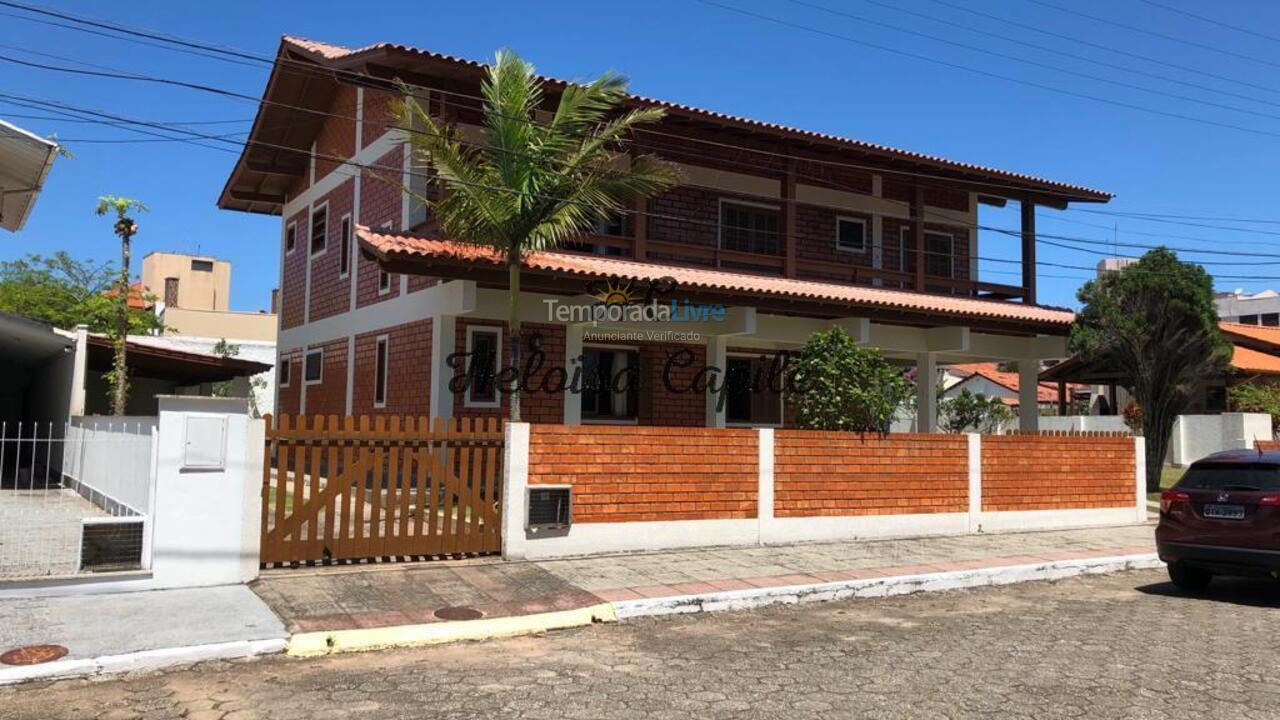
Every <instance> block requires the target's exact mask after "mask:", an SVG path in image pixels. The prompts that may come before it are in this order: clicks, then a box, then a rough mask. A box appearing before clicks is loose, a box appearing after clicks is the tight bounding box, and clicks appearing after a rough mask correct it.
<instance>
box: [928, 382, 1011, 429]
mask: <svg viewBox="0 0 1280 720" xmlns="http://www.w3.org/2000/svg"><path fill="white" fill-rule="evenodd" d="M1013 418H1014V415H1013V410H1012V409H1011V408H1010V407H1009V406H1008V405H1005V404H1004V401H1002V400H1001V399H1000V398H995V397H991V398H989V397H987V396H986V395H984V394H983V393H974V392H970V391H969V390H968V389H965V390H961V391H960V393H959V394H958V395H956V396H955V397H953V398H948V399H946V400H943V401H942V402H941V403H939V404H938V419H939V420H940V421H941V422H940V423H939V424H940V425H941V426H942V429H943V430H945V431H947V432H951V433H962V432H965V431H967V430H970V429H972V430H976V431H977V432H980V433H991V432H995V431H997V430H999V429H1000V428H1001V426H1003V425H1004V424H1005V423H1007V422H1009V421H1011V420H1013Z"/></svg>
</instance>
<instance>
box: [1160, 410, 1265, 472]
mask: <svg viewBox="0 0 1280 720" xmlns="http://www.w3.org/2000/svg"><path fill="white" fill-rule="evenodd" d="M1270 439H1271V416H1270V415H1266V414H1264V413H1222V414H1221V415H1179V416H1178V419H1177V421H1175V422H1174V424H1173V434H1172V435H1171V436H1170V438H1169V455H1168V458H1167V461H1168V462H1170V463H1172V464H1174V465H1177V466H1179V467H1185V466H1187V465H1190V464H1191V463H1193V462H1195V461H1196V460H1199V459H1200V458H1203V457H1206V456H1208V455H1212V454H1213V453H1216V452H1221V451H1223V450H1247V449H1250V448H1252V447H1254V442H1255V441H1258V440H1270Z"/></svg>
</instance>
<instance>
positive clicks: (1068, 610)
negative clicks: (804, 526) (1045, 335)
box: [0, 571, 1280, 720]
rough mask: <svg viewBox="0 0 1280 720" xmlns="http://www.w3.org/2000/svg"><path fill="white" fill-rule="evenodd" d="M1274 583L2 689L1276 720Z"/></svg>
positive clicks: (518, 713)
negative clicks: (1190, 594) (1201, 594)
mask: <svg viewBox="0 0 1280 720" xmlns="http://www.w3.org/2000/svg"><path fill="white" fill-rule="evenodd" d="M1277 606H1280V589H1278V588H1277V586H1275V585H1274V584H1271V583H1268V582H1254V581H1248V582H1245V581H1239V582H1232V583H1229V584H1227V583H1224V584H1223V585H1221V586H1218V587H1217V588H1216V589H1215V590H1214V592H1213V594H1212V595H1211V596H1210V597H1209V598H1207V599H1195V598H1187V597H1182V596H1179V595H1176V594H1174V593H1173V591H1172V589H1171V587H1170V586H1169V585H1168V584H1167V583H1166V582H1165V577H1164V574H1163V573H1162V572H1159V571H1142V572H1131V573H1122V574H1116V575H1110V576H1095V577H1084V578H1074V579H1071V580H1066V581H1062V582H1058V583H1029V584H1024V585H1017V586H1008V587H1003V588H984V589H981V590H973V591H961V592H951V593H938V594H931V595H918V596H910V597H899V598H889V599H881V600H856V601H850V602H839V603H826V604H815V605H806V606H798V607H774V608H767V609H763V610H755V611H750V612H740V613H719V614H709V615H708V614H704V615H694V616H678V617H666V618H652V619H646V620H640V621H632V622H627V623H623V624H619V625H609V626H597V627H593V628H585V629H582V630H576V631H569V632H562V633H556V634H552V635H550V636H547V637H541V638H521V639H514V640H502V641H492V642H485V643H475V644H464V645H454V646H445V647H434V648H424V649H414V650H399V651H386V652H377V653H367V654H360V655H345V656H336V657H329V658H323V659H316V660H292V659H288V658H284V657H275V658H270V659H265V660H258V661H255V662H248V663H213V664H207V665H203V666H199V667H197V668H194V669H188V670H182V671H172V672H168V673H164V674H154V675H147V676H140V677H135V678H127V679H123V680H119V679H116V680H98V681H65V682H61V683H53V684H48V683H45V684H41V685H31V686H23V687H21V688H8V689H0V716H2V717H4V718H5V719H6V720H7V719H9V718H40V719H42V720H45V719H48V720H56V719H62V718H66V719H71V718H76V719H79V718H103V719H106V718H110V719H114V720H124V719H126V718H146V719H148V720H150V719H152V718H181V717H185V718H189V719H190V720H206V719H214V718H216V719H220V720H245V719H247V718H279V719H281V720H286V719H288V718H310V717H325V718H344V717H378V718H387V719H389V718H497V717H502V718H563V717H569V718H604V717H608V718H642V717H643V718H649V717H659V718H687V717H699V718H730V717H785V718H789V719H790V718H829V717H836V716H839V717H867V718H898V717H911V718H967V717H974V718H976V717H988V716H991V715H993V714H994V715H999V716H1004V717H1020V718H1032V717H1034V718H1058V717H1062V718H1068V717H1070V718H1080V717H1089V718H1099V717H1125V718H1202V717H1231V718H1264V717H1268V718H1270V717H1280V685H1277V684H1276V676H1275V670H1276V667H1277V651H1276V643H1275V633H1274V631H1275V617H1276V610H1275V608H1276V607H1277Z"/></svg>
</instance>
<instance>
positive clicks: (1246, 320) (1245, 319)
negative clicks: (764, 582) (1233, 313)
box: [1240, 315, 1258, 325]
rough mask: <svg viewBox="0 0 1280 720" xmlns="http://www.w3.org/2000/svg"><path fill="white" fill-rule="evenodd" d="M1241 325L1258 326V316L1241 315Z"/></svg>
mask: <svg viewBox="0 0 1280 720" xmlns="http://www.w3.org/2000/svg"><path fill="white" fill-rule="evenodd" d="M1240 324H1241V325H1257V324H1258V316H1257V315H1241V316H1240Z"/></svg>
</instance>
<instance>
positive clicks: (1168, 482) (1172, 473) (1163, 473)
mask: <svg viewBox="0 0 1280 720" xmlns="http://www.w3.org/2000/svg"><path fill="white" fill-rule="evenodd" d="M1186 471H1187V469H1186V468H1180V467H1174V466H1172V465H1165V466H1164V467H1163V468H1161V470H1160V489H1161V490H1167V489H1169V488H1171V487H1173V486H1174V485H1176V484H1177V482H1178V481H1179V480H1181V479H1182V474H1183V473H1185V472H1186ZM1147 499H1148V500H1150V501H1151V502H1160V493H1158V492H1155V493H1147Z"/></svg>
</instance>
